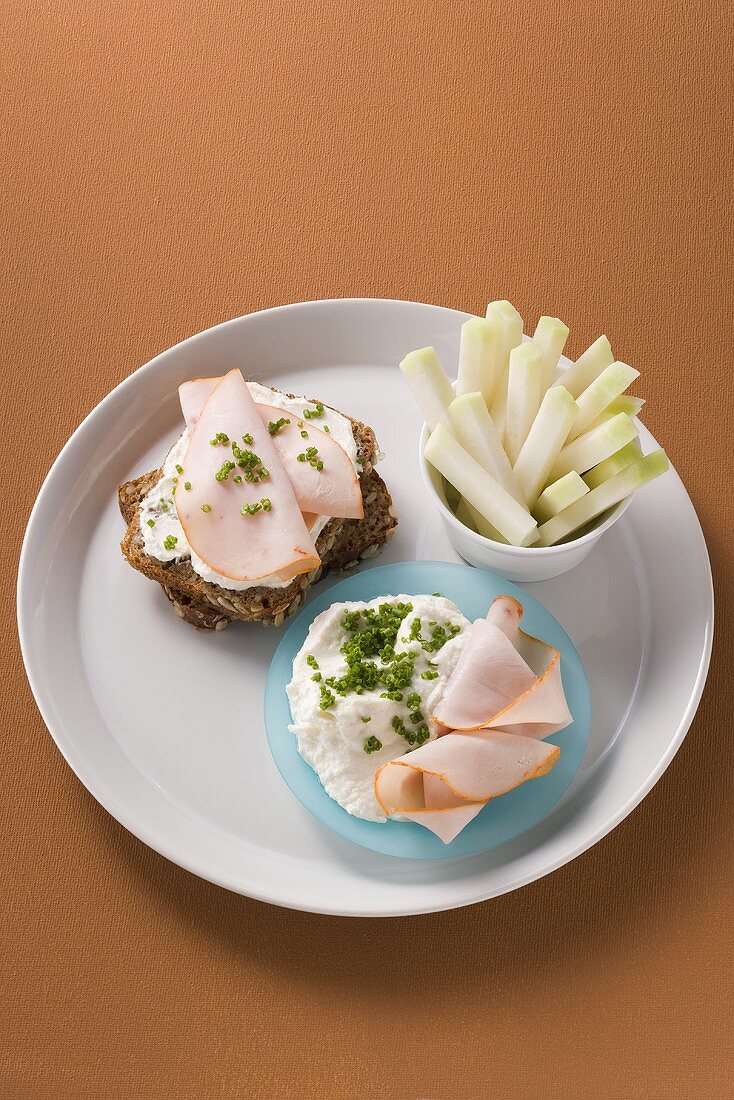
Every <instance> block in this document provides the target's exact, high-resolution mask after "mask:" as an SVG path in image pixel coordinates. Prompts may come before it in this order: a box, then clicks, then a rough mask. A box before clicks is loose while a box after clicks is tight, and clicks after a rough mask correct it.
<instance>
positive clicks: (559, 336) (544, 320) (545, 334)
mask: <svg viewBox="0 0 734 1100" xmlns="http://www.w3.org/2000/svg"><path fill="white" fill-rule="evenodd" d="M568 332H569V329H568V325H564V323H563V321H559V320H558V318H557V317H541V318H540V320H539V321H538V324H537V325H536V326H535V332H534V333H533V343H534V344H535V346H536V347H538V348H540V350H541V351H542V353H543V370H542V372H541V376H540V396H541V398H542V397H543V394H544V393H545V391H546V390H547V389H548V387H549V386H552V385H553V379H554V377H555V374H556V370H557V368H558V360H559V359H560V358H561V354H562V352H563V349H564V347H565V346H566V340H567V339H568Z"/></svg>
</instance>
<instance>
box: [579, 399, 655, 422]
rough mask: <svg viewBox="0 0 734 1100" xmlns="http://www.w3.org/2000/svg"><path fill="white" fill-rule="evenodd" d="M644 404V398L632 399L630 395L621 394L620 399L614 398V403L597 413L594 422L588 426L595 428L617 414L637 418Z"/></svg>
mask: <svg viewBox="0 0 734 1100" xmlns="http://www.w3.org/2000/svg"><path fill="white" fill-rule="evenodd" d="M644 404H645V398H644V397H633V396H632V394H630V393H623V394H622V396H621V397H615V399H614V401H612V402H610V404H609V405H607V407H606V409H604V411H603V412H601V413H599V415H598V416H597V418H596V420H594V421H593V422H592V423H591V424H589V427H590V428H596V427H598V426H599V424H603V423H604V421H605V420H611V419H612V417H613V416H617V415H618V414H619V413H624V414H625V416H639V413H640V410H641V409H642V406H643V405H644Z"/></svg>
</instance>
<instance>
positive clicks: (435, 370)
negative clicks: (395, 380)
mask: <svg viewBox="0 0 734 1100" xmlns="http://www.w3.org/2000/svg"><path fill="white" fill-rule="evenodd" d="M400 369H401V371H402V372H403V377H404V378H405V381H406V382H407V383H408V385H409V386H410V389H411V391H412V394H413V397H414V398H415V399H416V401H417V402H418V407H419V409H420V410H421V412H422V413H423V416H424V418H425V421H426V423H427V424H428V427H429V428H430V429H431V431H433V429H434V428H435V427H436V425H437V424H445V425H447V426H448V423H449V414H448V407H449V405H450V404H451V402H452V401H453V399H454V391H453V389H452V388H451V383H450V382H449V380H448V376H447V375H446V372H445V370H444V369H443V367H442V366H441V361H440V359H439V358H438V356H437V355H436V352H435V350H434V349H433V348H420V349H419V350H418V351H411V352H410V354H409V355H406V356H405V359H403V361H402V363H401V364H400Z"/></svg>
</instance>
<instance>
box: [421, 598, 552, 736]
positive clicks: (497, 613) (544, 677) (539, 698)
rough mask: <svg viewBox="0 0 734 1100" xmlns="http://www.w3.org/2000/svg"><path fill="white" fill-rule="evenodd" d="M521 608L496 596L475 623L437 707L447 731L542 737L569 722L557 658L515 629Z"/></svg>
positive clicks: (437, 715) (508, 600)
mask: <svg viewBox="0 0 734 1100" xmlns="http://www.w3.org/2000/svg"><path fill="white" fill-rule="evenodd" d="M521 615H522V605H521V604H519V603H518V602H517V600H514V599H512V597H510V596H498V597H497V599H496V600H495V601H494V603H493V604H492V607H491V608H490V610H489V614H488V615H487V618H486V619H478V620H477V621H476V622H475V623H474V625H473V626H472V629H471V633H470V635H469V638H468V639H467V642H466V645H465V646H464V649H463V652H462V654H461V657H460V658H459V661H458V663H457V665H456V668H455V669H454V671H453V673H452V675H451V676H450V678H449V681H448V683H447V685H446V690H445V691H444V694H443V696H442V698H441V700H440V702H439V704H438V706H437V707H436V711H435V713H434V718H435V720H436V721H437V722H438V723H439V724H440V725H441V726H442V727H443V728H444V729H449V730H477V729H490V728H491V729H498V730H505V731H507V732H509V733H516V734H520V735H522V736H524V737H535V738H543V737H548V736H549V735H550V734H552V733H557V732H558V731H559V730H562V729H564V728H565V727H566V726H567V725H569V723H570V722H572V721H573V717H572V715H571V712H570V711H569V709H568V705H567V703H566V697H565V695H564V692H563V684H562V681H561V655H560V653H559V652H558V650H557V649H554V648H553V646H550V645H547V644H546V643H545V642H541V641H539V640H538V639H537V638H533V637H531V636H530V635H529V634H525V632H524V631H522V630H520V629H519V623H520V617H521Z"/></svg>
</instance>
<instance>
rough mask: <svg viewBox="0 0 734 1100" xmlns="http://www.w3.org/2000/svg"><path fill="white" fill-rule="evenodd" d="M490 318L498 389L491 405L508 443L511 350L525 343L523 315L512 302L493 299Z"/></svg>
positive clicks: (497, 423)
mask: <svg viewBox="0 0 734 1100" xmlns="http://www.w3.org/2000/svg"><path fill="white" fill-rule="evenodd" d="M487 321H488V322H489V323H490V325H491V326H492V328H493V331H494V333H495V337H494V341H493V344H494V348H495V360H494V365H493V372H494V373H495V374H496V377H497V381H496V384H495V392H494V394H493V396H492V403H491V405H490V406H489V407H490V410H491V413H492V419H493V420H494V422H495V426H496V427H497V432H498V435H499V437H500V439H501V441H502V443H503V444H504V441H505V410H506V408H507V373H508V370H509V366H510V352H511V351H512V349H513V348H516V347H517V346H518V344H520V343H522V317H521V316H520V314H519V313H518V312H517V310H516V309H515V307H514V306H513V305H512V304H511V303H510V302H490V303H489V305H488V306H487Z"/></svg>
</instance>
